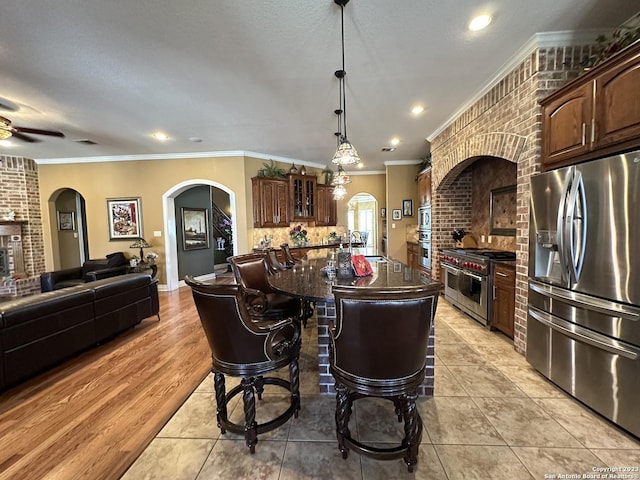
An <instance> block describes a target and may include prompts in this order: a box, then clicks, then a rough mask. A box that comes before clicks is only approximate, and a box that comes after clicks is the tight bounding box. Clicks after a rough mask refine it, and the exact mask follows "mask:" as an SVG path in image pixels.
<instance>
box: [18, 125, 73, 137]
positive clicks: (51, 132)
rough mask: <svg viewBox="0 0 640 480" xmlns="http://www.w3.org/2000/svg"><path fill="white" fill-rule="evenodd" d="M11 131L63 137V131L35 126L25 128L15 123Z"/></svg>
mask: <svg viewBox="0 0 640 480" xmlns="http://www.w3.org/2000/svg"><path fill="white" fill-rule="evenodd" d="M13 132H14V135H15V132H18V133H33V134H35V135H49V136H50V137H61V138H64V133H62V132H56V131H55V130H40V129H37V128H27V127H18V126H17V125H13Z"/></svg>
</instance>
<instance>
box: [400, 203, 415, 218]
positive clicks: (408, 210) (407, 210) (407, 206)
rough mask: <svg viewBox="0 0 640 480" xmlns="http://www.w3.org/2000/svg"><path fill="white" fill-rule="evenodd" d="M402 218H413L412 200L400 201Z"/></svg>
mask: <svg viewBox="0 0 640 480" xmlns="http://www.w3.org/2000/svg"><path fill="white" fill-rule="evenodd" d="M402 216H403V217H413V200H411V199H409V200H402Z"/></svg>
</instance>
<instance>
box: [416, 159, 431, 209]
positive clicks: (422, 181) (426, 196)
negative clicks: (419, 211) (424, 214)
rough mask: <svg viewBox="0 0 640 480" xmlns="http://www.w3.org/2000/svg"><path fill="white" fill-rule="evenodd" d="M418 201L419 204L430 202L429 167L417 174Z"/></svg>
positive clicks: (428, 203)
mask: <svg viewBox="0 0 640 480" xmlns="http://www.w3.org/2000/svg"><path fill="white" fill-rule="evenodd" d="M418 202H419V204H420V205H430V204H431V168H428V169H426V170H423V171H422V172H420V173H419V174H418Z"/></svg>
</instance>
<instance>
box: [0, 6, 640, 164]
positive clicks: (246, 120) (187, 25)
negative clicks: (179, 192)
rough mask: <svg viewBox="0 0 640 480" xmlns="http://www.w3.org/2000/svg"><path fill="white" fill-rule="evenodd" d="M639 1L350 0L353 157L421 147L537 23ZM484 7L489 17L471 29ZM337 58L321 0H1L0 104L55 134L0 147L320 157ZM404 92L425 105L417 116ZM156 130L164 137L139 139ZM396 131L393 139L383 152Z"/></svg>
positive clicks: (328, 129)
mask: <svg viewBox="0 0 640 480" xmlns="http://www.w3.org/2000/svg"><path fill="white" fill-rule="evenodd" d="M637 11H638V2H637V0H609V1H604V0H600V1H597V0H535V1H532V0H488V1H482V2H479V1H477V0H455V1H452V0H449V1H443V0H399V1H390V0H352V1H350V2H349V4H348V5H347V6H346V7H345V12H344V13H345V37H346V45H345V48H346V70H347V81H346V86H347V112H348V124H347V126H348V134H349V135H348V136H349V139H350V140H351V141H352V143H353V144H354V146H355V147H356V148H357V149H358V151H359V153H360V156H361V157H362V158H363V161H364V166H365V170H379V169H382V168H383V162H384V161H388V160H395V161H400V160H415V159H419V158H420V157H422V156H424V155H425V153H426V152H427V151H428V143H427V141H426V140H425V138H426V137H428V136H429V135H430V134H432V133H433V132H434V131H436V130H437V129H438V128H440V127H441V126H442V125H443V124H445V123H446V121H447V120H448V119H449V118H450V117H451V116H452V115H453V114H454V113H455V112H456V111H457V110H459V109H460V108H461V107H462V106H463V105H465V103H466V102H468V101H469V100H470V99H471V98H473V97H474V95H476V94H478V93H479V92H480V91H481V90H482V89H483V88H484V87H486V86H487V85H488V84H489V83H490V81H491V80H492V78H494V76H495V75H496V73H497V72H499V71H500V69H501V68H502V67H503V66H504V65H505V64H507V63H508V62H509V61H510V59H511V57H512V56H513V55H514V54H516V53H517V52H519V51H521V50H522V48H524V46H525V45H527V44H528V42H529V41H530V40H531V39H532V37H533V36H534V34H536V33H539V32H558V31H576V30H578V31H582V30H587V29H598V30H600V31H603V30H604V31H606V30H607V29H609V28H612V27H615V26H618V25H620V24H621V23H622V22H624V21H625V20H627V19H628V18H630V17H631V16H632V15H633V14H634V13H636V12H637ZM484 12H488V13H490V14H491V15H492V16H493V23H492V24H491V25H490V26H489V28H488V29H486V30H484V31H481V32H475V33H472V32H469V31H468V30H467V29H466V25H467V23H468V22H469V20H470V19H471V18H472V17H473V16H474V15H476V14H479V13H484ZM591 33H593V37H589V38H595V32H589V34H591ZM340 67H341V54H340V7H338V6H337V5H336V4H335V3H334V2H333V0H240V1H238V0H235V1H234V0H185V1H183V2H172V1H166V0H163V1H159V0H135V1H130V0H108V1H99V0H60V1H46V0H40V1H38V0H20V1H11V2H5V3H4V4H3V6H2V7H1V10H0V97H1V98H4V99H6V100H9V101H10V102H13V103H15V104H16V105H17V106H18V107H19V109H18V110H17V111H6V110H1V109H0V115H3V116H5V117H7V118H9V119H11V120H12V121H13V123H14V124H15V125H18V126H26V127H33V128H44V129H55V130H60V131H62V132H64V133H65V135H66V138H64V139H58V138H52V137H44V136H39V137H37V138H39V139H41V140H42V142H41V143H35V144H28V143H25V142H21V141H19V140H14V141H13V143H15V145H16V146H14V147H0V154H6V155H16V156H25V157H30V158H35V159H37V160H46V159H61V158H87V157H99V156H118V155H154V154H168V153H186V152H219V151H247V152H258V153H262V154H265V155H267V156H273V158H275V159H281V158H285V159H293V160H296V161H298V162H300V161H302V162H304V163H306V164H308V165H325V164H327V163H329V160H330V158H331V156H332V155H333V152H334V150H335V146H336V140H335V137H334V132H335V131H336V129H337V118H336V115H335V114H334V110H335V109H336V108H337V107H338V80H337V79H336V78H335V76H334V71H335V70H337V69H339V68H340ZM0 102H1V100H0ZM416 103H420V104H423V105H424V106H425V108H426V110H425V112H424V113H423V114H422V115H420V116H418V117H414V116H413V115H411V113H410V108H411V107H412V106H413V105H414V104H416ZM156 130H163V131H164V132H166V133H167V134H168V135H169V136H170V137H171V139H170V140H169V141H167V142H164V143H160V142H158V141H156V140H154V139H152V138H151V137H150V134H151V133H152V132H154V131H156ZM394 136H397V137H398V138H399V139H400V141H401V143H400V145H399V146H398V149H397V150H396V151H395V152H393V153H382V152H381V148H382V147H383V146H386V145H388V143H389V140H390V139H391V138H392V137H394ZM192 137H199V138H201V139H202V141H201V142H199V143H195V142H193V141H191V140H190V138H192ZM80 139H89V140H92V141H94V142H97V145H84V144H80V143H76V142H74V140H80Z"/></svg>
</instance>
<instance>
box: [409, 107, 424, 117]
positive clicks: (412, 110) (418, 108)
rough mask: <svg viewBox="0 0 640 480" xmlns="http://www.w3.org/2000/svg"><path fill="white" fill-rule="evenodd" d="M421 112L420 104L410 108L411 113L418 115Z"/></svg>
mask: <svg viewBox="0 0 640 480" xmlns="http://www.w3.org/2000/svg"><path fill="white" fill-rule="evenodd" d="M422 112H424V107H423V106H422V105H416V106H415V107H413V108H412V109H411V113H413V114H414V115H420V114H421V113H422Z"/></svg>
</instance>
